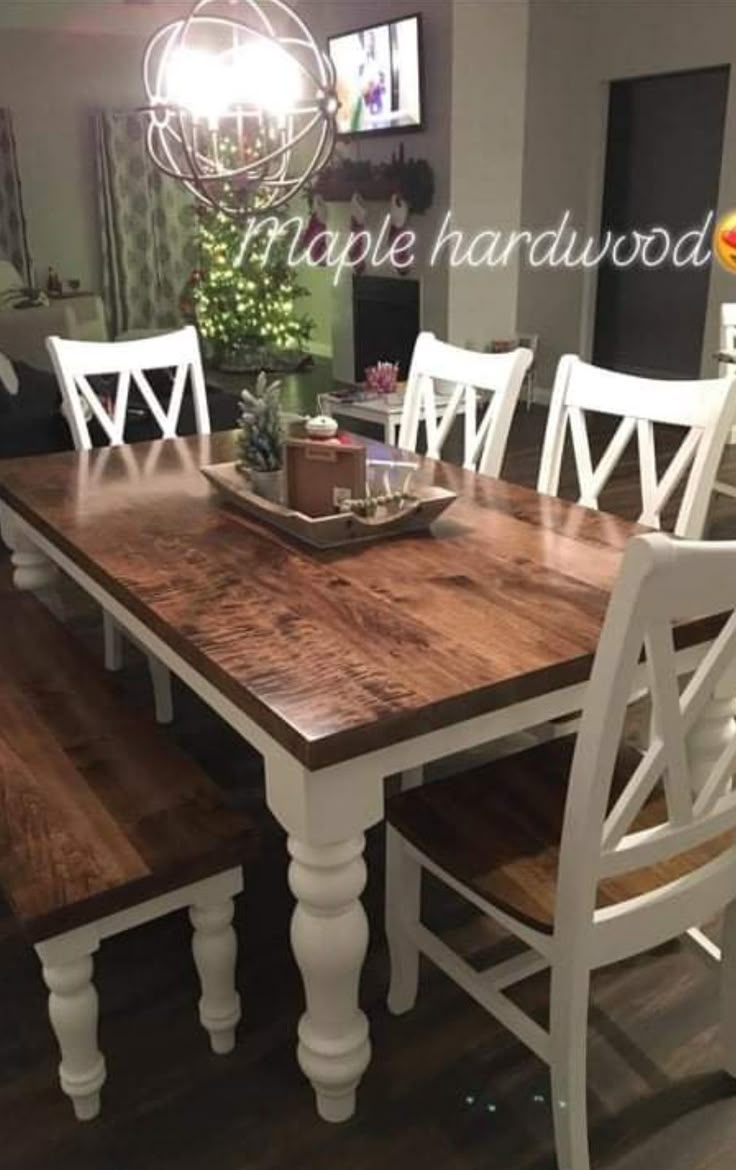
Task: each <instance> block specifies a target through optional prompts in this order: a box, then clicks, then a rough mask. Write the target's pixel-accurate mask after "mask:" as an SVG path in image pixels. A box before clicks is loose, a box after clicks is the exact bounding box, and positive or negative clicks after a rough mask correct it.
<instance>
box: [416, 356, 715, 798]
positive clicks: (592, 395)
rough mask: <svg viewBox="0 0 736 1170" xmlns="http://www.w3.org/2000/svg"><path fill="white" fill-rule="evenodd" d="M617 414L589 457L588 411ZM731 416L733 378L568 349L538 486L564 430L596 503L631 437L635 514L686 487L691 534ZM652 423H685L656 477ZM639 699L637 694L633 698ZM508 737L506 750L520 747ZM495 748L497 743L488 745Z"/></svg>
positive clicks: (652, 512)
mask: <svg viewBox="0 0 736 1170" xmlns="http://www.w3.org/2000/svg"><path fill="white" fill-rule="evenodd" d="M589 413H592V414H599V415H601V414H603V415H610V416H615V417H617V418H618V419H619V422H618V426H617V427H616V429H615V431H614V433H613V436H612V438H611V439H610V440H609V442H608V445H607V446H606V448H605V451H604V453H603V455H602V456H601V458H600V459H599V460H598V462H597V463H595V464H594V462H593V455H592V453H591V446H590V438H589V434H588V428H587V421H588V420H587V419H586V414H589ZM734 422H736V378H734V377H733V376H726V377H723V378H715V379H711V380H701V381H693V382H680V381H659V380H654V379H650V378H639V377H634V376H632V375H629V374H620V373H616V372H614V371H613V370H605V369H601V368H600V367H598V366H593V365H590V364H589V363H588V362H584V361H582V360H581V359H580V358H578V357H575V356H574V355H572V354H568V355H566V356H565V357H563V358H561V359H560V362H559V364H558V367H557V372H556V375H555V383H554V388H553V391H552V399H551V402H550V408H549V416H548V419H547V428H546V431H545V437H544V442H543V445H542V457H541V464H540V470H539V477H538V481H537V491H539V492H543V493H544V494H545V495H552V496H556V495H557V493H558V489H559V486H560V474H561V468H562V458H563V454H564V450H565V441H566V438H567V433H568V428H569V431H570V434H571V437H572V454H573V461H574V465H575V470H576V474H577V479H578V488H579V493H580V494H579V503H581V504H584V505H585V506H586V507H588V508H596V509H597V508H598V507H599V499H600V496H601V493H602V492H603V490H604V488H605V487H606V484H607V483H608V481H609V480H610V478H611V475H612V474H613V472H614V470H615V469H616V466H617V464H618V462H619V460H620V459H621V457H622V456H623V454H624V452H625V451H626V449H627V447H628V446H629V443H630V442H631V440H633V439H634V438H635V441H636V454H637V462H638V474H639V483H640V491H641V500H642V510H641V514H640V516H639V519H640V521H641V523H642V524H646V525H648V526H649V527H651V528H659V527H660V525H661V519H662V511H663V509H664V508H665V506H666V504H667V503H668V501H669V500H670V499H671V497H672V495H673V493H674V492H675V491H676V490H677V489H678V487H681V486H682V484H683V481H684V490H683V495H682V500H681V503H680V507H679V511H678V514H677V519H676V522H675V525H674V530H673V531H674V533H675V534H676V535H677V536H685V537H689V538H691V539H699V538H700V537H702V535H703V530H704V528H705V522H706V519H707V515H708V506H709V503H710V499H711V495H712V493H713V489H714V485H715V477H716V472H717V470H718V465H719V463H720V460H721V456H722V453H723V448H724V445H725V443H726V440H727V438H728V434H729V432H730V429H731V427H732V426H733V424H734ZM656 424H670V425H672V426H676V427H684V428H687V433H686V434H685V437H684V438H683V440H682V442H681V443H680V446H679V447H678V449H677V451H676V453H675V454H674V456H673V457H672V458H671V460H670V461H669V463H668V465H667V467H666V469H665V470H664V471H663V473H662V474H661V475H660V467H661V460H659V461H658V459H657V452H656V447H655V432H654V428H655V425H656ZM640 697H643V696H642V693H641V692H639V694H637V695H632V696H631V698H632V701H633V700H634V699H636V698H640ZM576 718H577V717H572V718H568V717H566V718H564V719H560V720H555V721H554V723H551V724H545V725H544V726H543V727H540V728H536V729H534V728H529V730H528V732H526V733H524V739H526V740H528V739H529V738H530V737H531V738H532V739H539V738H542V739H544V740H549V739H551V738H553V737H555V736H558V735H561V734H565V733H566V732H568V731H570V730H571V729H572V728H573V726H574V725H575V723H576ZM518 742H519V741H517V740H515V739H514V740H509V743H508V745H506V747H505V749H504V750H509V751H514V750H517V748H518ZM489 750H490V751H492V752H493V753H494V754H495V753H496V752H497V751H499V750H502V745H493V746H491V745H489ZM423 782H424V772H423V769H421V768H412V769H410V770H408V771H406V772H404V773H402V775H401V780H400V783H401V787H402V789H408V788H411V787H414V786H415V785H417V784H422V783H423Z"/></svg>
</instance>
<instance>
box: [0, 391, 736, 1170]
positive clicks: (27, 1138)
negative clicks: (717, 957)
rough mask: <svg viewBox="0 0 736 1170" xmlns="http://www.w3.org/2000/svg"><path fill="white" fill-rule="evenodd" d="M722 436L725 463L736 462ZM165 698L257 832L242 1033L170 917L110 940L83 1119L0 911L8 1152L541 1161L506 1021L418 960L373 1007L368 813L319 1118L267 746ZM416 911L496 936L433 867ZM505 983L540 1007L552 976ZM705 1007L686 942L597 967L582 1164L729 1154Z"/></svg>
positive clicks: (478, 1166) (222, 1162)
mask: <svg viewBox="0 0 736 1170" xmlns="http://www.w3.org/2000/svg"><path fill="white" fill-rule="evenodd" d="M544 417H545V416H544V412H543V411H537V410H534V411H532V412H531V413H530V414H529V415H527V414H526V412H525V411H524V410H523V409H522V411H521V412H520V414H519V417H518V419H517V421H516V423H515V425H514V427H513V429H512V442H511V449H510V452H509V457H508V459H507V463H506V469H505V474H506V476H507V477H508V478H509V479H514V480H516V481H518V482H521V483H526V484H533V483H534V480H535V477H536V470H537V465H538V459H539V448H540V442H541V432H542V427H543V423H544ZM601 441H603V437H602V438H601ZM732 451H733V454H729V456H728V457H727V460H726V463H727V465H728V466H727V467H726V468H725V469H724V478H731V479H732V480H734V481H736V448H734V449H732ZM565 483H566V487H567V489H568V490H569V489H570V486H571V483H570V480H569V479H566V481H565ZM611 497H612V498H608V499H607V500H606V502H607V503H608V506H610V507H612V508H613V507H615V508H616V510H619V511H620V512H621V513H622V514H624V515H627V516H630V517H633V516H634V515H635V511H636V501H635V495H634V492H633V491H632V487H631V465H630V464H629V465H624V466H622V469H621V475H620V477H618V478H617V479H616V481H615V483H614V484H613V485H612V489H611ZM710 535H713V536H719V537H722V538H726V537H732V538H736V504H735V503H734V502H733V501H730V500H727V499H725V498H720V499H718V500H717V501H716V502H715V505H714V509H713V524H712V527H711V532H710ZM72 605H73V607H74V611H75V612H74V621H75V624H76V626H77V628H78V630H79V632H80V634H81V635H82V636H84V637H85V639H88V640H89V641H90V643H91V644H93V645H95V646H99V637H100V629H99V618H98V615H97V614H96V613H95V612H94V611H91V610H90V609H89V608H88V607H87V605H86V604H84V605H82V604H80V603H79V599H78V598H77V596H76V595H74V597H70V606H72ZM120 681H121V685H122V686H123V687H124V689H125V690H126V691H127V692H128V693H129V694H130V696H131V698H132V699H133V700H134V701H135V702H137V703H140V704H141V705H148V704H149V703H150V694H149V690H148V675H147V671H146V668H145V663H144V661H143V659H142V658H141V659H139V658H137V656H136V655H135V652H134V651H132V650H131V651H129V666H128V667H127V668H126V671H125V672H124V676H123V677H122V678H121V680H120ZM175 709H176V715H177V718H176V724H175V726H174V729H173V731H174V734H175V735H176V737H177V739H178V740H179V742H180V744H181V745H182V746H183V747H184V749H185V750H187V751H188V752H190V753H191V754H192V755H193V756H194V757H195V758H196V759H197V761H198V762H200V763H201V764H202V765H204V766H205V767H206V768H207V770H208V771H209V772H210V774H211V775H212V776H213V777H214V778H216V779H217V781H218V782H219V783H220V784H221V786H222V787H223V790H224V791H225V793H226V796H227V799H228V800H229V801H231V802H232V803H233V805H236V806H238V807H242V808H245V809H246V810H247V811H248V812H249V813H250V814H251V815H252V816H253V817H254V818H255V819H256V820H257V822H258V824H259V826H260V828H261V831H262V838H263V842H262V850H261V856H260V858H259V859H257V860H256V861H255V862H254V863H253V864H252V866H251V867H249V871H248V875H247V880H246V890H245V893H244V895H243V896H242V897H241V898H240V899H238V903H239V905H238V929H239V936H240V942H241V953H240V966H239V987H240V991H241V995H242V997H243V1007H244V1021H243V1024H242V1026H241V1029H240V1033H239V1043H238V1046H237V1048H236V1051H235V1053H234V1054H233V1055H232V1056H229V1057H224V1058H222V1057H216V1056H213V1055H211V1053H210V1052H209V1050H208V1046H207V1039H206V1036H205V1034H204V1033H203V1032H202V1030H201V1029H200V1028H199V1026H198V1023H197V1020H196V1007H195V999H196V982H195V977H194V972H193V969H192V968H191V965H190V964H187V962H186V952H187V948H188V945H189V929H188V923H187V922H186V920H185V918H184V916H182V915H177V916H174V917H172V918H169V919H165V920H162V921H160V922H158V923H154V924H151V925H150V926H146V927H142V928H140V929H139V930H137V931H131V932H129V933H128V934H126V935H125V936H123V937H121V938H118V939H111V940H109V942H107V943H106V944H105V945H104V946H103V948H102V950H101V952H100V954H99V957H98V961H97V971H98V985H99V988H100V992H101V1000H102V1023H101V1037H102V1043H103V1046H104V1050H105V1053H106V1055H107V1059H108V1069H109V1079H108V1083H107V1085H106V1087H105V1089H104V1105H103V1113H102V1116H101V1118H100V1119H99V1120H97V1121H95V1122H94V1123H91V1124H88V1125H86V1126H80V1125H79V1124H78V1123H77V1122H75V1121H74V1118H73V1116H72V1112H71V1109H70V1107H69V1104H68V1102H67V1101H66V1100H64V1099H63V1098H62V1095H61V1093H60V1092H59V1090H58V1085H57V1081H56V1062H57V1056H56V1053H55V1050H54V1046H53V1041H52V1037H51V1033H50V1030H49V1028H48V1024H47V1020H46V1008H45V997H44V992H43V987H42V983H41V979H40V976H39V973H38V969H37V961H36V959H35V956H34V955H33V953H32V952H31V950H30V948H29V947H28V945H27V944H26V943H25V942H24V940H23V939H22V938H21V937H20V936H19V935H18V934H17V932H16V929H15V927H14V925H13V923H12V920H11V919H10V918H9V915H8V914H7V912H6V911H4V910H3V909H2V908H0V973H1V974H0V987H1V988H2V992H3V995H2V1000H3V1010H2V1013H0V1135H1V1137H0V1140H1V1141H2V1153H1V1154H0V1166H2V1170H169V1168H171V1170H173V1168H174V1167H176V1170H195V1168H196V1170H282V1168H288V1170H344V1168H347V1167H349V1168H350V1170H376V1168H377V1167H380V1168H381V1170H405V1168H406V1167H407V1165H412V1164H413V1165H416V1166H423V1167H426V1168H427V1170H490V1168H491V1167H498V1170H553V1167H554V1158H553V1153H552V1128H551V1113H550V1107H549V1081H548V1076H547V1071H546V1068H545V1067H544V1066H543V1065H542V1064H541V1063H540V1062H539V1061H538V1060H537V1059H536V1058H535V1057H534V1056H532V1055H531V1054H530V1053H529V1052H528V1051H527V1050H526V1049H525V1048H524V1047H523V1046H522V1045H521V1044H520V1043H519V1042H518V1041H517V1040H516V1039H515V1038H514V1037H513V1036H511V1034H510V1033H508V1032H507V1031H506V1030H505V1029H504V1028H502V1027H501V1026H500V1025H499V1024H497V1023H495V1022H494V1020H493V1019H492V1018H491V1017H489V1016H488V1015H487V1014H486V1013H485V1012H484V1011H482V1010H481V1009H480V1008H479V1007H477V1006H476V1005H475V1004H474V1003H473V1002H472V1001H471V1000H470V999H469V998H468V997H467V996H466V995H465V994H464V993H463V992H461V991H460V990H459V989H456V988H455V987H454V986H453V985H451V984H450V983H449V982H448V981H447V980H446V979H445V978H444V976H442V975H440V974H439V973H438V972H436V971H434V970H433V969H431V968H429V967H427V968H424V969H423V978H422V984H421V990H420V996H419V1000H418V1003H417V1007H416V1009H415V1010H414V1011H413V1012H412V1013H410V1014H409V1015H407V1016H404V1017H403V1018H401V1019H394V1018H392V1017H390V1016H389V1015H388V1013H387V1012H386V1009H385V1007H384V1002H383V1000H384V995H385V990H386V982H387V959H386V952H385V946H384V941H383V934H382V912H381V901H382V894H383V869H382V851H383V844H382V838H383V834H382V831H381V830H380V829H379V830H374V831H373V832H372V833H371V834H369V841H368V850H367V853H368V861H369V875H370V876H369V882H368V887H367V891H366V906H367V910H368V913H369V917H370V921H371V931H372V941H371V949H370V953H369V958H368V962H367V966H366V972H365V978H364V982H363V994H362V999H363V1004H364V1006H365V1007H366V1009H367V1010H368V1012H369V1014H370V1018H371V1022H372V1027H373V1042H374V1059H373V1063H372V1064H371V1066H370V1069H369V1070H368V1073H367V1075H366V1077H365V1079H364V1082H363V1085H362V1087H361V1090H360V1093H359V1110H358V1115H357V1117H356V1118H355V1119H354V1120H353V1121H351V1122H349V1123H347V1124H346V1125H344V1126H340V1127H334V1126H329V1125H326V1124H325V1123H323V1122H320V1121H319V1120H318V1119H317V1116H316V1114H315V1111H314V1106H313V1098H312V1094H311V1092H310V1090H309V1087H308V1086H307V1085H306V1083H305V1081H304V1079H303V1077H302V1075H301V1073H300V1072H299V1070H298V1068H297V1065H296V1060H295V1057H294V1051H293V1048H294V1034H295V1026H296V1021H297V1018H298V1015H299V1013H300V1011H301V1003H302V999H301V987H300V983H299V979H298V976H297V974H296V971H295V969H294V966H293V963H292V961H291V958H290V954H289V944H288V928H289V914H290V906H291V898H290V895H289V893H288V890H287V887H286V873H285V843H284V839H283V835H282V833H281V831H280V829H278V827H277V826H276V824H275V822H274V821H273V819H272V818H271V817H270V814H269V813H268V812H267V810H265V808H264V806H263V797H262V791H263V790H262V780H261V774H260V760H259V758H258V756H257V755H256V754H255V753H252V752H250V751H249V750H248V749H247V747H245V746H244V745H243V744H242V742H240V741H239V740H238V739H237V737H236V736H235V735H234V734H233V733H232V732H231V731H230V730H229V729H228V728H226V727H225V726H224V725H223V724H221V723H220V722H219V721H218V720H217V719H216V718H215V717H214V716H212V715H211V714H210V713H209V712H208V711H207V710H206V709H205V708H204V707H203V706H202V705H201V704H199V703H198V701H197V700H196V699H194V698H193V696H192V695H190V694H189V693H188V692H186V691H185V690H184V689H183V688H177V691H176V696H175ZM427 917H428V919H429V921H431V922H432V923H433V925H435V926H437V927H439V928H441V929H442V931H443V933H444V934H445V936H446V937H447V938H448V941H450V942H452V943H453V944H455V945H461V944H462V945H464V946H465V947H467V948H468V949H469V950H470V951H471V952H472V953H474V954H476V955H477V956H478V957H479V958H480V957H481V956H485V957H486V958H487V957H488V956H489V955H490V953H491V952H493V953H496V952H497V951H498V953H503V948H504V947H505V943H504V941H503V940H502V939H500V938H499V936H497V935H496V934H495V932H494V931H493V930H492V928H490V927H489V925H488V924H486V923H484V922H479V921H478V920H477V919H476V918H474V917H471V916H468V912H467V911H466V909H465V907H460V906H459V905H458V903H457V902H456V901H455V900H454V899H453V898H450V896H449V895H448V894H447V893H445V892H444V891H440V890H439V889H438V888H436V887H434V886H429V887H428V897H427ZM735 993H736V989H735ZM519 994H520V998H523V1001H524V1003H525V1005H526V1006H532V1007H533V1009H534V1010H535V1011H537V1010H538V1011H539V1014H540V1018H542V1017H543V1015H544V1011H545V1004H546V985H545V979H544V978H543V977H539V978H535V979H533V980H530V981H529V982H528V983H527V984H525V985H524V986H523V987H522V988H521V989H520V992H519ZM717 1010H718V999H717V985H716V981H715V979H714V977H713V975H712V974H711V973H709V972H708V971H707V969H705V968H704V967H703V966H702V964H701V963H700V961H699V959H698V958H697V957H696V956H695V955H693V954H692V953H691V952H690V951H689V950H688V949H686V948H685V947H683V946H681V945H679V944H676V945H672V946H668V947H665V948H661V949H660V950H659V951H658V952H656V953H654V954H652V955H650V956H645V957H643V958H640V959H636V960H634V961H631V962H628V963H625V964H621V965H619V966H617V967H614V968H610V969H608V970H606V971H603V972H601V973H599V974H598V975H597V976H596V977H595V979H594V984H593V1005H592V1010H591V1016H590V1031H589V1054H590V1060H589V1087H590V1103H591V1127H592V1149H593V1158H594V1166H595V1167H605V1168H606V1170H644V1168H645V1167H646V1168H647V1170H731V1167H732V1166H733V1161H734V1156H733V1149H734V1146H735V1144H736V1084H734V1082H733V1081H731V1080H730V1079H729V1078H728V1077H726V1076H725V1075H724V1074H723V1073H721V1071H720V1065H719V1047H718V1033H717Z"/></svg>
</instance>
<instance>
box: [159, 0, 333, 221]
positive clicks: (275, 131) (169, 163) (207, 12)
mask: <svg viewBox="0 0 736 1170" xmlns="http://www.w3.org/2000/svg"><path fill="white" fill-rule="evenodd" d="M143 76H144V84H145V89H146V96H147V101H148V106H147V112H148V114H149V123H148V128H147V144H148V150H149V153H150V155H151V158H152V159H153V161H154V163H155V164H156V166H157V167H159V169H160V170H162V171H163V172H165V173H166V174H168V175H171V176H172V177H173V178H175V179H178V180H179V181H180V182H182V183H184V184H185V186H186V187H187V188H188V189H189V190H190V191H191V192H192V194H193V195H194V196H195V198H196V199H198V200H200V201H201V202H204V203H206V204H209V205H210V206H212V207H215V208H217V209H218V210H220V211H222V212H224V213H225V214H227V215H229V216H235V217H241V216H245V215H265V214H268V213H269V212H271V211H273V210H275V209H276V208H278V207H281V206H283V205H284V204H286V203H288V202H289V201H290V200H291V199H293V198H294V196H295V195H296V194H298V192H299V191H301V190H302V189H303V188H304V187H305V186H306V184H307V183H309V181H310V180H311V179H312V178H313V177H314V176H315V175H316V174H317V173H318V172H319V171H320V170H321V169H322V168H323V167H324V166H325V164H326V163H327V162H328V160H329V158H330V156H331V155H332V152H333V150H334V147H335V139H336V132H337V125H336V115H337V110H338V101H337V96H336V92H335V69H334V66H333V64H332V61H331V60H330V58H329V56H328V55H327V54H326V53H324V52H323V51H322V50H321V49H320V48H319V46H318V45H317V43H316V41H315V40H314V37H313V36H312V34H311V32H310V31H309V29H308V27H307V26H306V24H305V23H304V21H303V20H302V19H301V17H299V16H298V15H297V13H296V12H294V10H293V9H292V8H291V7H290V6H289V5H288V4H286V3H285V0H198V2H197V3H195V5H194V7H193V9H192V11H191V12H190V14H189V16H187V17H186V18H185V19H180V20H175V21H171V22H170V23H169V24H166V25H164V26H162V27H161V28H159V29H158V30H157V31H156V32H155V33H154V34H153V36H152V37H151V39H150V41H149V43H148V46H147V48H146V52H145V57H144V62H143Z"/></svg>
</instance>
